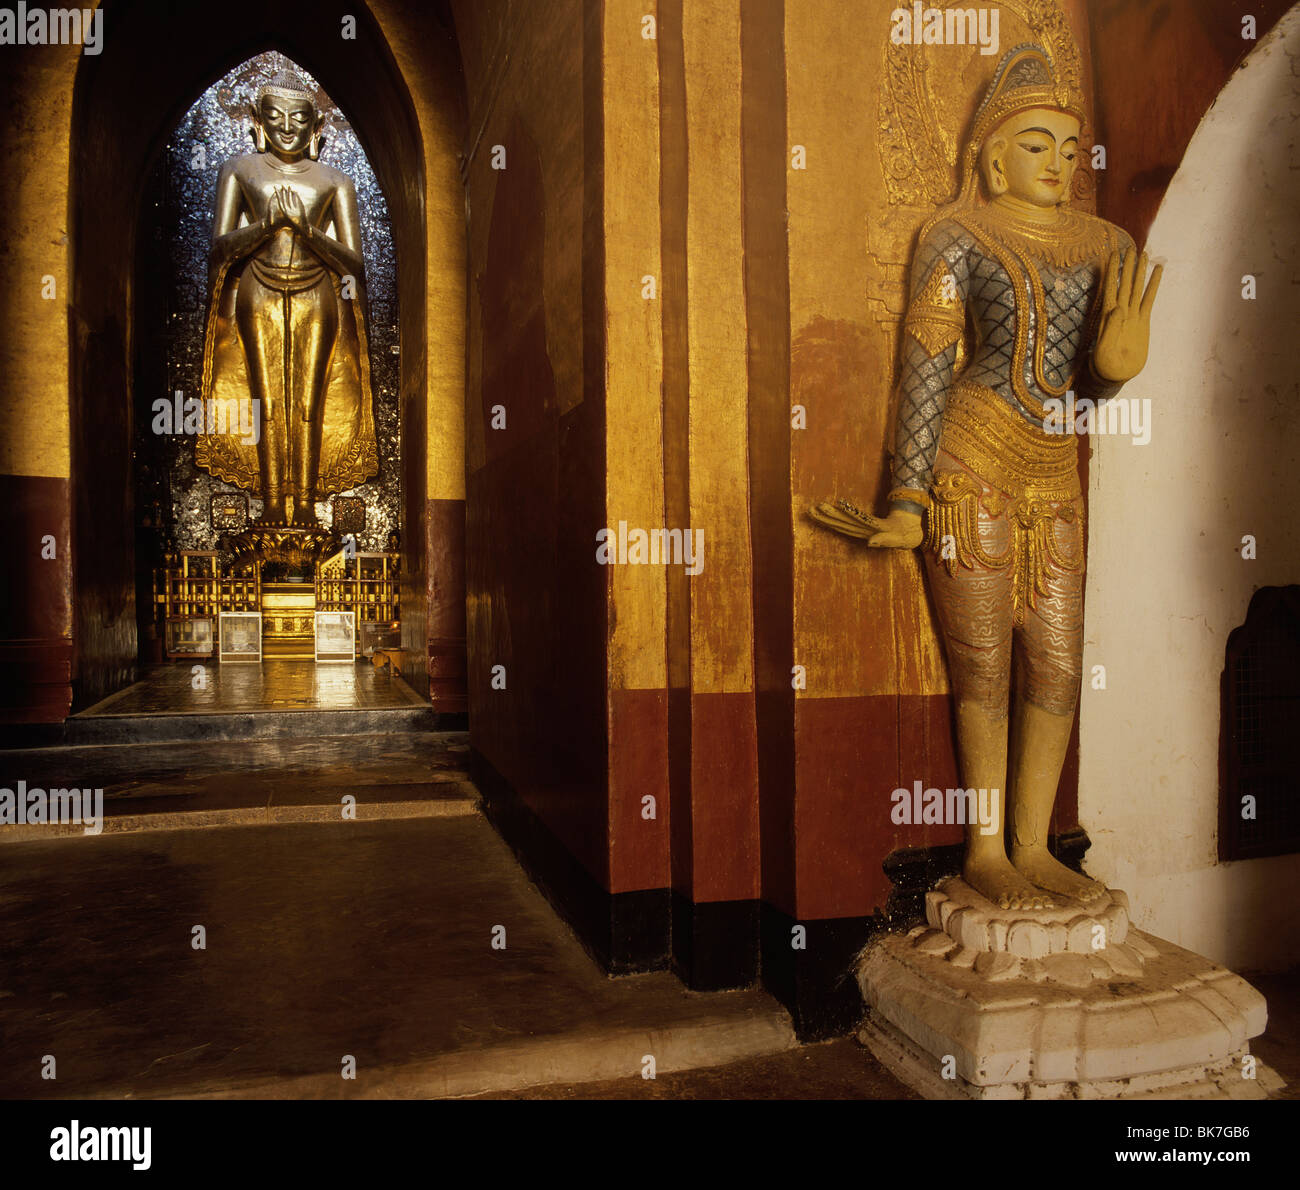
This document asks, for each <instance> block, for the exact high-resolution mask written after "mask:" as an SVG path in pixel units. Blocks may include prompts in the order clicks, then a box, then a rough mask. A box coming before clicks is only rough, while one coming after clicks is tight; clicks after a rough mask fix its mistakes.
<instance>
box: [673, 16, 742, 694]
mask: <svg viewBox="0 0 1300 1190" xmlns="http://www.w3.org/2000/svg"><path fill="white" fill-rule="evenodd" d="M682 39H683V45H684V50H685V60H686V115H687V135H688V138H689V154H690V163H691V169H690V175H689V179H688V193H687V219H686V245H687V247H686V252H687V261H686V273H687V303H688V304H687V337H688V344H689V378H690V513H691V517H690V527H691V529H692V530H703V533H704V569H703V570H702V571H701V572H700V573H699V574H696V575H694V576H693V577H692V578H691V580H690V585H691V689H692V691H693V692H694V693H699V694H720V693H734V692H739V691H750V690H753V688H754V636H753V623H752V620H753V602H752V591H751V581H752V575H751V563H750V544H749V499H748V488H749V473H748V469H749V460H748V422H747V416H746V415H747V408H748V395H749V387H748V364H747V344H746V323H745V283H744V244H743V242H742V236H741V219H742V206H741V204H742V193H741V185H740V173H741V162H740V0H686V3H684V4H683V5H682Z"/></svg>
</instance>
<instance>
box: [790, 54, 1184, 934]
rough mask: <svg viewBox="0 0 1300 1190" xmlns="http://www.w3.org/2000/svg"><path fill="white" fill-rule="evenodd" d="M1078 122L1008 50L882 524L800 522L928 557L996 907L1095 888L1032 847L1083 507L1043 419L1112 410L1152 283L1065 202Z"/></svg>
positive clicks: (1059, 713)
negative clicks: (987, 816) (1072, 402)
mask: <svg viewBox="0 0 1300 1190" xmlns="http://www.w3.org/2000/svg"><path fill="white" fill-rule="evenodd" d="M1084 118H1085V115H1084V109H1083V101H1082V97H1081V96H1079V95H1078V94H1075V93H1072V92H1071V91H1070V90H1068V89H1067V88H1065V87H1064V86H1063V85H1062V84H1061V83H1060V82H1059V81H1058V78H1057V75H1056V71H1055V69H1054V67H1053V63H1052V61H1051V59H1050V58H1049V57H1048V55H1047V53H1046V52H1045V51H1044V50H1042V49H1041V48H1039V47H1038V46H1034V45H1021V46H1017V47H1016V48H1015V49H1013V50H1011V51H1009V52H1008V53H1007V54H1006V55H1005V56H1004V57H1003V59H1002V61H1001V63H1000V64H999V66H998V69H997V71H996V73H995V74H994V77H993V81H992V83H991V84H990V86H989V88H988V91H987V94H986V95H985V97H984V100H983V102H982V103H981V104H980V106H979V108H978V109H977V112H976V115H975V120H974V126H973V128H972V131H971V135H970V139H969V141H968V142H967V144H966V147H965V151H964V155H963V157H962V159H961V169H962V182H961V189H960V192H959V194H958V197H957V200H956V202H954V203H953V204H952V205H950V206H948V207H946V208H944V209H942V210H940V211H939V212H938V213H937V214H936V215H935V216H934V218H932V219H931V220H930V221H929V222H928V223H927V224H926V225H925V227H924V228H923V229H922V231H921V235H920V239H919V242H918V246H917V249H916V254H915V257H914V260H913V265H912V280H911V298H910V304H909V307H908V310H907V315H906V318H905V321H904V343H903V352H902V372H901V377H900V381H899V409H898V420H897V427H896V435H895V444H894V451H893V461H892V469H893V485H894V486H893V490H892V491H891V492H890V495H889V500H890V510H889V513H888V515H886V516H884V517H876V516H872V515H870V514H869V513H864V512H861V511H859V510H858V509H857V508H855V507H854V506H853V505H851V504H849V503H848V502H847V501H843V500H841V501H837V502H826V503H823V504H819V505H817V506H816V507H815V508H814V509H812V510H811V515H812V517H813V518H814V520H816V521H818V522H820V523H821V524H823V525H826V526H827V527H829V528H832V529H834V530H836V531H837V532H840V533H843V534H846V535H848V536H850V537H854V538H858V539H861V540H864V541H866V543H867V544H868V545H869V546H872V547H875V548H896V549H914V548H916V547H918V546H923V548H924V557H925V568H926V573H927V576H928V581H929V585H930V590H931V592H932V594H933V597H934V601H935V605H936V609H937V613H938V619H939V623H940V628H941V631H942V634H943V638H944V645H945V652H946V655H947V660H948V668H949V675H950V679H951V683H952V687H953V692H954V696H955V700H956V712H957V742H958V754H959V759H960V763H961V768H962V783H963V785H966V786H970V787H974V788H977V789H985V788H987V789H989V790H992V791H999V792H998V793H997V796H996V798H995V810H996V819H995V821H996V822H998V823H999V824H1000V825H1003V826H1005V825H1007V824H1008V823H1007V814H1008V813H1009V815H1010V821H1009V826H1010V830H1009V832H1007V831H1005V830H1004V829H999V830H997V831H996V832H994V833H991V834H983V833H981V831H980V828H979V825H978V824H968V825H967V827H966V832H967V834H966V851H965V860H964V870H963V876H964V877H965V880H966V882H967V883H968V884H969V885H971V886H972V887H973V888H974V889H975V890H976V891H977V892H979V893H980V894H982V895H983V896H984V897H986V898H988V900H990V901H991V902H992V903H993V904H995V905H997V906H999V907H1000V908H1003V909H1020V908H1024V909H1032V908H1051V907H1053V906H1054V905H1056V904H1058V903H1060V902H1061V900H1062V899H1063V898H1070V899H1073V900H1075V901H1080V902H1084V903H1088V902H1091V901H1095V900H1097V899H1098V898H1099V897H1100V896H1101V895H1102V894H1103V892H1104V889H1103V888H1102V887H1101V886H1100V885H1099V884H1096V883H1095V882H1094V881H1091V880H1088V879H1086V878H1085V877H1083V876H1080V875H1079V874H1077V873H1076V872H1073V871H1071V870H1070V869H1068V868H1066V867H1065V866H1064V865H1063V864H1061V863H1059V862H1058V861H1057V860H1056V859H1054V858H1053V857H1052V855H1051V854H1050V853H1049V851H1048V848H1047V838H1048V828H1049V823H1050V820H1051V814H1052V807H1053V804H1054V803H1055V800H1056V791H1057V785H1058V782H1059V780H1060V775H1061V768H1062V765H1063V762H1064V760H1065V752H1066V747H1067V745H1068V742H1069V738H1070V730H1071V726H1072V723H1073V718H1074V711H1075V705H1076V703H1077V700H1078V695H1079V685H1080V678H1081V675H1082V653H1083V576H1084V538H1083V520H1084V505H1083V493H1082V490H1081V487H1080V480H1079V464H1078V447H1077V441H1076V437H1075V436H1074V434H1073V433H1072V432H1068V431H1071V430H1072V427H1066V429H1067V432H1065V433H1061V432H1053V430H1054V429H1055V430H1057V431H1059V429H1060V427H1059V426H1052V425H1050V424H1045V423H1047V422H1048V420H1049V419H1048V418H1047V416H1046V409H1045V406H1046V405H1047V403H1048V402H1049V401H1051V402H1052V403H1053V404H1055V405H1057V406H1058V407H1059V401H1060V399H1061V398H1063V397H1065V395H1066V394H1067V393H1068V392H1069V391H1071V390H1073V391H1074V392H1075V393H1076V396H1077V397H1078V398H1080V399H1081V398H1084V397H1087V398H1090V399H1091V400H1092V401H1093V402H1094V403H1096V402H1100V401H1102V400H1108V399H1111V398H1114V397H1115V395H1116V394H1117V393H1118V392H1119V389H1120V387H1121V386H1122V385H1123V384H1124V383H1125V382H1126V381H1128V380H1131V379H1133V377H1135V376H1136V375H1137V374H1138V373H1139V372H1140V371H1141V370H1142V368H1143V366H1144V365H1145V363H1146V358H1147V345H1148V336H1149V328H1150V317H1151V307H1152V304H1153V302H1154V301H1155V297H1156V291H1157V289H1158V287H1159V283H1160V271H1161V270H1160V268H1159V267H1158V266H1157V267H1156V268H1155V269H1154V271H1153V272H1152V274H1151V278H1150V283H1149V284H1147V285H1146V288H1145V292H1144V291H1143V286H1144V283H1145V281H1146V274H1147V258H1146V255H1145V254H1142V255H1141V256H1139V254H1138V253H1137V251H1136V249H1135V248H1134V245H1133V241H1132V240H1131V239H1130V238H1129V236H1128V235H1127V234H1126V233H1125V232H1123V231H1122V230H1121V229H1120V228H1118V227H1116V226H1114V225H1113V224H1111V223H1107V222H1106V221H1105V220H1103V219H1098V218H1096V217H1094V216H1091V215H1087V214H1084V213H1081V212H1076V211H1072V210H1070V208H1069V207H1068V205H1067V203H1068V199H1069V195H1070V192H1071V181H1072V178H1073V175H1074V170H1075V159H1076V157H1077V155H1078V153H1079V152H1080V132H1081V128H1082V125H1083V123H1084ZM981 183H982V186H981ZM923 521H924V523H923ZM1013 665H1014V666H1015V667H1016V675H1017V681H1016V687H1015V689H1016V698H1015V706H1014V707H1012V706H1011V705H1010V702H1011V688H1012V686H1011V673H1012V666H1013ZM1013 716H1014V720H1015V731H1014V732H1011V731H1010V730H1009V729H1010V727H1011V722H1012V717H1013ZM1009 738H1013V739H1014V740H1015V741H1016V746H1015V748H1014V751H1013V752H1012V751H1011V750H1010V748H1009V743H1008V741H1009ZM1009 752H1010V755H1009ZM1008 834H1009V839H1008V838H1007V835H1008ZM1008 842H1009V844H1010V846H1009V848H1008Z"/></svg>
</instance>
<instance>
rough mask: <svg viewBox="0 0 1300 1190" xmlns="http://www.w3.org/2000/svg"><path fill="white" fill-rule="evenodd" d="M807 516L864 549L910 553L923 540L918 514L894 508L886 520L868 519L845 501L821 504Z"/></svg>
mask: <svg viewBox="0 0 1300 1190" xmlns="http://www.w3.org/2000/svg"><path fill="white" fill-rule="evenodd" d="M808 515H809V516H810V517H812V519H813V520H814V521H816V522H817V523H818V524H819V525H825V526H826V528H828V529H833V530H835V532H836V533H842V534H843V535H844V536H845V537H856V538H858V539H860V540H862V541H865V542H866V543H867V545H869V546H872V547H877V548H881V549H889V548H893V549H900V550H914V549H916V547H917V546H918V545H920V544H921V541H922V539H923V538H924V536H925V533H924V531H923V530H922V528H921V516H920V514H919V513H915V512H908V511H907V510H906V509H902V508H895V509H893V510H892V511H891V512H890V513H889V515H888V516H885V517H877V516H872V515H871V513H869V512H862V511H860V510H859V509H856V508H854V507H853V505H851V504H849V503H848V502H847V501H845V500H838V501H830V500H823V501H822V502H821V503H820V504H815V505H813V507H812V508H810V509H809V510H808Z"/></svg>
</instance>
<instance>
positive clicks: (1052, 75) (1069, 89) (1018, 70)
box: [959, 42, 1088, 201]
mask: <svg viewBox="0 0 1300 1190" xmlns="http://www.w3.org/2000/svg"><path fill="white" fill-rule="evenodd" d="M1036 107H1045V108H1053V109H1055V110H1057V111H1063V112H1069V113H1070V115H1072V116H1077V117H1078V119H1079V123H1080V125H1083V124H1086V123H1087V119H1088V113H1087V111H1086V109H1085V107H1084V101H1083V95H1082V94H1081V93H1080V92H1079V90H1078V88H1077V87H1075V86H1072V85H1070V84H1069V83H1068V82H1066V81H1064V80H1063V79H1062V78H1061V77H1060V76H1059V75H1058V74H1057V71H1056V67H1055V65H1054V64H1053V62H1052V59H1051V57H1050V55H1049V54H1048V53H1047V51H1046V50H1045V49H1043V47H1042V46H1038V45H1033V44H1032V43H1029V42H1026V43H1024V44H1022V45H1018V46H1014V47H1012V48H1011V49H1009V50H1008V51H1007V52H1006V53H1005V54H1004V55H1003V56H1002V61H1001V62H999V63H998V68H997V70H996V71H995V72H994V74H993V81H992V82H991V83H989V86H988V90H987V91H985V93H984V98H983V100H982V101H981V102H980V105H979V107H978V108H976V109H975V120H974V123H973V124H972V125H971V131H970V137H969V138H968V140H967V142H966V152H965V155H964V157H963V160H962V186H961V198H960V199H959V201H960V200H961V199H966V200H970V199H973V198H974V194H975V188H976V180H977V178H978V174H979V155H980V149H981V148H983V146H984V142H985V141H986V140H988V138H989V135H990V134H991V133H992V132H993V131H994V129H996V128H997V127H998V125H999V124H1001V123H1002V122H1003V121H1004V120H1006V119H1007V118H1009V117H1010V116H1014V115H1015V114H1016V113H1017V112H1023V111H1028V110H1030V109H1031V108H1036Z"/></svg>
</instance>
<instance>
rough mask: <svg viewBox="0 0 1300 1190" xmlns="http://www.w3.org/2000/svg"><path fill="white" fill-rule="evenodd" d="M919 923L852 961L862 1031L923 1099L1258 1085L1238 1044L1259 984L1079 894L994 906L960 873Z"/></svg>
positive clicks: (1203, 1090) (1261, 1082)
mask: <svg viewBox="0 0 1300 1190" xmlns="http://www.w3.org/2000/svg"><path fill="white" fill-rule="evenodd" d="M926 919H927V921H928V923H929V924H928V925H926V926H919V927H917V928H916V929H914V930H912V931H911V933H909V934H907V935H906V936H904V935H901V934H892V935H887V936H885V937H884V938H881V939H878V940H877V941H875V942H873V943H872V944H871V945H870V946H869V947H868V948H867V949H866V950H865V951H864V952H863V954H862V956H861V958H860V959H859V964H858V984H859V986H860V987H861V989H862V995H863V998H864V999H865V1000H866V1003H867V1006H868V1009H869V1012H868V1015H867V1019H866V1021H865V1022H864V1024H863V1025H862V1028H861V1030H860V1031H859V1034H858V1037H859V1040H860V1041H861V1042H862V1043H863V1044H864V1045H865V1046H866V1047H867V1048H868V1049H869V1050H871V1052H872V1053H873V1054H874V1055H875V1056H876V1057H877V1058H878V1059H879V1060H880V1061H881V1062H882V1063H883V1064H884V1065H885V1066H886V1067H887V1068H888V1069H890V1070H891V1071H892V1072H893V1073H894V1074H895V1075H897V1076H898V1077H899V1078H900V1079H902V1081H903V1082H905V1083H907V1084H908V1086H910V1087H912V1088H913V1089H914V1090H915V1091H917V1093H918V1094H921V1095H924V1096H925V1097H927V1098H932V1099H962V1098H970V1099H1119V1098H1171V1099H1191V1098H1228V1099H1262V1098H1265V1097H1266V1096H1267V1094H1268V1092H1269V1091H1271V1090H1274V1089H1277V1088H1278V1087H1280V1086H1281V1081H1280V1080H1279V1079H1278V1077H1277V1075H1276V1074H1274V1073H1273V1072H1272V1071H1271V1070H1269V1069H1268V1068H1267V1067H1265V1066H1264V1065H1263V1064H1262V1063H1259V1062H1257V1060H1256V1059H1254V1058H1252V1057H1249V1041H1250V1039H1251V1038H1252V1037H1257V1036H1258V1035H1259V1034H1260V1033H1262V1032H1263V1031H1264V1025H1265V1022H1266V1020H1267V1012H1266V1008H1265V1004H1264V998H1263V996H1261V995H1260V994H1259V992H1257V991H1256V990H1255V989H1254V988H1253V987H1251V986H1250V984H1248V983H1246V981H1245V980H1243V979H1242V978H1241V977H1240V976H1238V975H1234V974H1233V973H1232V972H1231V971H1228V970H1226V969H1225V968H1223V967H1219V966H1217V965H1216V964H1214V963H1212V962H1210V961H1209V960H1208V959H1205V958H1202V957H1201V956H1200V955H1196V954H1193V953H1192V952H1191V951H1187V950H1183V949H1182V948H1180V947H1177V946H1174V945H1172V944H1171V943H1168V942H1165V941H1163V940H1161V939H1159V938H1155V937H1152V936H1150V935H1148V934H1143V933H1142V932H1140V931H1139V930H1135V929H1133V928H1132V926H1131V925H1130V924H1129V916H1128V898H1127V897H1126V896H1125V894H1124V893H1122V892H1118V891H1111V892H1110V893H1108V895H1107V896H1106V897H1104V898H1103V899H1102V900H1101V901H1100V902H1093V903H1092V904H1090V905H1088V906H1087V907H1084V906H1083V905H1081V904H1078V903H1077V902H1069V903H1068V904H1067V905H1065V906H1058V907H1057V908H1055V909H999V908H998V907H997V906H996V905H994V904H993V903H992V902H990V901H988V900H987V899H985V898H984V897H982V896H981V895H980V894H979V893H977V892H975V890H974V889H972V888H971V887H970V886H969V885H968V884H966V883H965V881H963V880H961V879H959V878H954V879H951V880H947V881H944V882H943V883H942V884H941V885H940V886H939V887H938V889H937V890H936V891H934V892H931V893H928V894H927V895H926Z"/></svg>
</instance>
